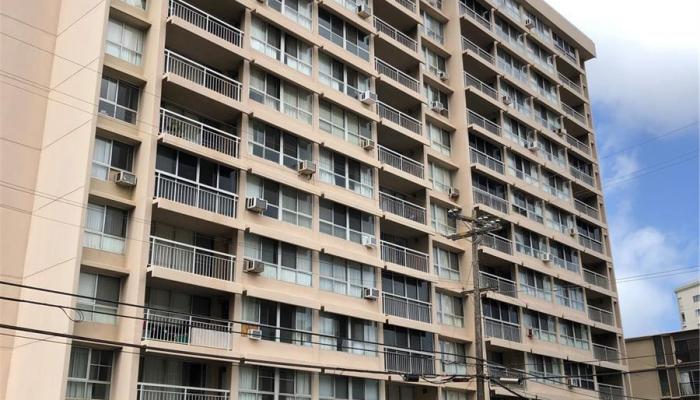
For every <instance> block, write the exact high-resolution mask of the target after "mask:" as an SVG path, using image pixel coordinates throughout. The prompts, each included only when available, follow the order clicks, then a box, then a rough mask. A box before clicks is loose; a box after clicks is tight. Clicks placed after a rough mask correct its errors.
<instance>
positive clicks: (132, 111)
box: [98, 75, 141, 124]
mask: <svg viewBox="0 0 700 400" xmlns="http://www.w3.org/2000/svg"><path fill="white" fill-rule="evenodd" d="M105 84H107V85H110V84H112V85H114V88H115V90H114V98H113V99H111V98H107V97H103V92H105V91H106V92H107V93H106V95H107V96H109V87H107V88H105ZM121 90H132V91H133V92H132V93H131V96H129V99H132V100H133V97H134V95H135V96H136V107H135V108H131V107H129V106H126V105H123V104H119V92H120V91H121ZM140 100H141V89H140V88H138V87H137V86H135V85H132V84H130V83H128V82H125V81H123V80H121V79H117V78H112V77H110V76H107V75H102V80H101V81H100V99H99V104H98V113H99V114H101V115H105V116H107V117H110V118H114V119H118V120H120V121H123V122H126V123H128V124H136V118H137V116H138V109H139V102H140ZM103 104H105V105H107V106H108V107H109V108H113V109H114V110H113V111H112V112H110V111H109V110H108V109H105V108H104V107H103ZM120 112H121V113H122V114H124V115H123V116H119V114H120Z"/></svg>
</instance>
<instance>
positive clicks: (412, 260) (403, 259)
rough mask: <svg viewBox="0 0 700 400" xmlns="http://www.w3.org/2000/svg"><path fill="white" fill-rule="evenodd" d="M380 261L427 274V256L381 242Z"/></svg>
mask: <svg viewBox="0 0 700 400" xmlns="http://www.w3.org/2000/svg"><path fill="white" fill-rule="evenodd" d="M381 248H382V260H384V261H386V262H390V263H394V264H398V265H403V266H404V267H408V268H411V269H415V270H417V271H421V272H428V266H429V264H430V263H429V257H428V254H426V253H423V252H421V251H417V250H413V249H409V248H408V247H404V246H400V245H398V244H395V243H391V242H387V241H384V240H382V242H381Z"/></svg>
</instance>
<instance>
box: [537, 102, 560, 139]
mask: <svg viewBox="0 0 700 400" xmlns="http://www.w3.org/2000/svg"><path fill="white" fill-rule="evenodd" d="M534 110H535V119H536V120H537V122H539V123H540V124H542V125H543V126H544V127H545V128H547V129H549V130H550V131H554V132H556V131H557V130H558V129H559V128H561V120H560V119H559V116H558V115H557V114H556V113H554V112H552V111H550V110H549V109H547V108H546V107H544V106H542V105H540V104H537V103H535V108H534Z"/></svg>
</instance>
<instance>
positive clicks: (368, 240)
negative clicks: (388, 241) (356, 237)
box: [362, 235, 377, 249]
mask: <svg viewBox="0 0 700 400" xmlns="http://www.w3.org/2000/svg"><path fill="white" fill-rule="evenodd" d="M362 245H363V246H365V247H367V248H370V249H373V248H375V247H376V246H377V238H375V237H374V236H367V235H364V236H362Z"/></svg>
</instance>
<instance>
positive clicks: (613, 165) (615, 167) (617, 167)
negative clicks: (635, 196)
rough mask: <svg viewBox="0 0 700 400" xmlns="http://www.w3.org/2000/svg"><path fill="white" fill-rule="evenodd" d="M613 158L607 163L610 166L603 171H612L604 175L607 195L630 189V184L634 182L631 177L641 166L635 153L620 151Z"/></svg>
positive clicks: (604, 186)
mask: <svg viewBox="0 0 700 400" xmlns="http://www.w3.org/2000/svg"><path fill="white" fill-rule="evenodd" d="M611 158H612V161H608V162H609V164H607V165H606V166H609V167H610V168H606V169H604V170H603V172H605V171H612V173H611V174H604V175H603V188H604V189H605V193H606V194H607V195H612V194H615V193H618V192H620V191H621V190H622V189H628V188H629V185H631V184H633V183H634V179H629V178H631V177H632V175H633V174H634V172H636V171H637V170H639V168H640V165H639V161H638V160H637V156H636V155H635V154H626V153H620V154H617V155H615V156H614V157H611ZM608 175H609V176H608Z"/></svg>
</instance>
